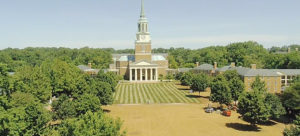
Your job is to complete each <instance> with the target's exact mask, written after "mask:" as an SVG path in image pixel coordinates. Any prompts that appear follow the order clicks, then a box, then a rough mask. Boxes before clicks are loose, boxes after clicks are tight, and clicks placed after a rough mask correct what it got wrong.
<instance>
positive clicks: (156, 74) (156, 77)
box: [155, 68, 158, 81]
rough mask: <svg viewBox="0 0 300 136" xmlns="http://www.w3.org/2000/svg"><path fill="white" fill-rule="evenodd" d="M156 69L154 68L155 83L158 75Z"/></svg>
mask: <svg viewBox="0 0 300 136" xmlns="http://www.w3.org/2000/svg"><path fill="white" fill-rule="evenodd" d="M157 73H158V72H157V68H155V81H158V74H157Z"/></svg>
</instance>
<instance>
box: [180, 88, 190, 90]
mask: <svg viewBox="0 0 300 136" xmlns="http://www.w3.org/2000/svg"><path fill="white" fill-rule="evenodd" d="M178 90H191V89H188V88H178Z"/></svg>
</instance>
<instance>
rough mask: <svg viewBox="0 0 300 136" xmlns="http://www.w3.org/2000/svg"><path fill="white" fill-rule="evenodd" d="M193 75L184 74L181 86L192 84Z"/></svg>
mask: <svg viewBox="0 0 300 136" xmlns="http://www.w3.org/2000/svg"><path fill="white" fill-rule="evenodd" d="M192 78H193V73H192V72H185V73H183V75H182V77H181V79H180V81H181V84H182V85H186V86H190V85H191V84H192Z"/></svg>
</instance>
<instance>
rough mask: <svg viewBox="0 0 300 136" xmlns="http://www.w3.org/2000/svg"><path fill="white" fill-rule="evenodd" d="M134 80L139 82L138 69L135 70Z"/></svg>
mask: <svg viewBox="0 0 300 136" xmlns="http://www.w3.org/2000/svg"><path fill="white" fill-rule="evenodd" d="M134 78H135V81H137V68H135V72H134Z"/></svg>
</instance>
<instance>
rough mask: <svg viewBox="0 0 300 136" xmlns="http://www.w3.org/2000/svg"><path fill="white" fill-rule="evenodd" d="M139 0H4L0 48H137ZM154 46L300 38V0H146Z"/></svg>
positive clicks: (282, 42)
mask: <svg viewBox="0 0 300 136" xmlns="http://www.w3.org/2000/svg"><path fill="white" fill-rule="evenodd" d="M140 3H141V1H140V0H0V49H4V48H8V47H10V48H25V47H69V48H82V47H91V48H115V49H126V48H134V41H135V34H136V32H137V21H138V19H139V14H140V5H141V4H140ZM144 3H145V14H146V17H147V18H148V21H149V31H150V33H151V38H152V48H170V47H175V48H178V47H184V48H191V49H197V48H203V47H207V46H216V45H222V46H225V45H228V44H230V43H233V42H243V41H249V40H251V41H257V42H258V43H260V44H262V45H264V47H265V48H269V47H272V46H284V45H290V44H300V8H299V5H300V0H145V2H144Z"/></svg>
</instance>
